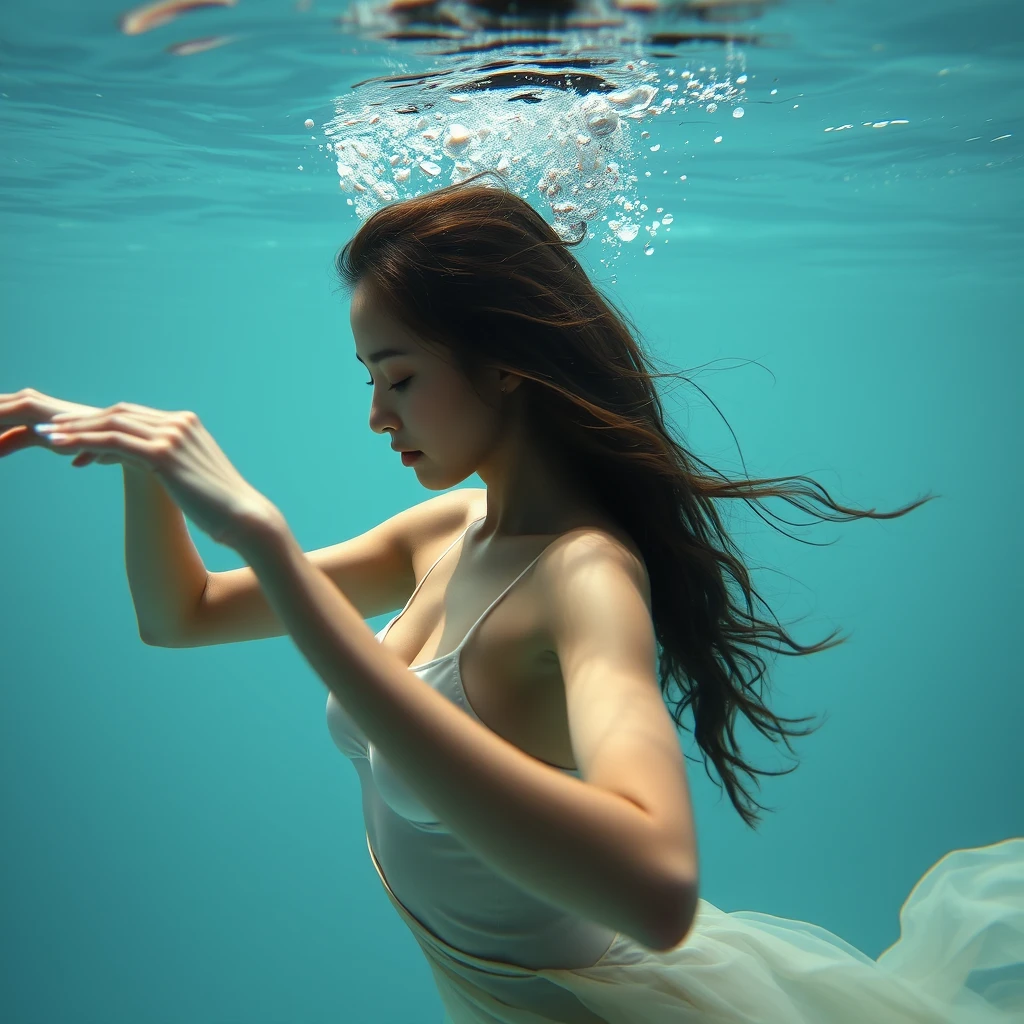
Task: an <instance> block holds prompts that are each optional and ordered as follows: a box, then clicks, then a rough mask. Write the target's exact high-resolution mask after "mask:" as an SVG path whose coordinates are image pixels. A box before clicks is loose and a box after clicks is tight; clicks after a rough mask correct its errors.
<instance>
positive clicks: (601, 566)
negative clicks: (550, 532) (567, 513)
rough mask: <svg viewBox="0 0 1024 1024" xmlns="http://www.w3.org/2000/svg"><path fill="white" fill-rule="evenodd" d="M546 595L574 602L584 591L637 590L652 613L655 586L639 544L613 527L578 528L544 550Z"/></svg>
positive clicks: (539, 566) (542, 570)
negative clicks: (575, 596) (594, 588)
mask: <svg viewBox="0 0 1024 1024" xmlns="http://www.w3.org/2000/svg"><path fill="white" fill-rule="evenodd" d="M537 571H538V575H539V576H540V582H541V584H542V587H543V590H544V592H545V593H546V594H549V595H551V596H553V597H555V598H556V599H559V598H561V599H562V600H572V599H573V596H574V594H576V595H578V594H579V593H580V592H581V589H582V588H585V587H587V586H591V585H596V586H599V587H604V588H609V587H613V588H617V589H621V588H623V587H625V588H629V589H635V590H636V591H638V592H639V593H640V595H641V596H642V597H643V600H644V604H645V605H646V606H647V610H648V612H650V610H651V583H650V577H649V575H648V573H647V565H646V563H645V562H644V558H643V555H642V554H641V552H640V549H639V547H638V546H637V545H636V542H635V541H634V540H633V538H632V537H630V536H629V535H628V534H627V533H626V532H625V531H624V530H622V529H621V528H619V527H618V526H613V525H611V524H601V525H585V526H578V527H575V528H573V529H571V530H566V531H565V532H564V533H563V534H561V535H560V536H559V537H558V538H556V540H554V541H552V542H551V544H550V545H548V547H547V548H546V549H545V550H544V553H543V555H542V556H541V558H540V559H539V561H538V563H537Z"/></svg>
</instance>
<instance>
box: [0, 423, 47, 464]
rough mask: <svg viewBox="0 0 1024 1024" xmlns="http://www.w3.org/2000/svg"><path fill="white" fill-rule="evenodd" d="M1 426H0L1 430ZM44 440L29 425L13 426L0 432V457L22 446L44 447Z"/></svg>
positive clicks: (10, 453) (12, 452)
mask: <svg viewBox="0 0 1024 1024" xmlns="http://www.w3.org/2000/svg"><path fill="white" fill-rule="evenodd" d="M2 429H3V428H0V430H2ZM45 446H46V442H45V441H43V439H42V438H41V437H40V436H39V435H38V434H37V433H36V432H35V431H34V430H33V429H32V428H31V427H13V428H12V429H10V430H6V431H4V432H3V433H0V459H2V458H3V457H4V456H5V455H13V454H14V453H15V452H18V451H21V450H22V449H23V448H44V447H45Z"/></svg>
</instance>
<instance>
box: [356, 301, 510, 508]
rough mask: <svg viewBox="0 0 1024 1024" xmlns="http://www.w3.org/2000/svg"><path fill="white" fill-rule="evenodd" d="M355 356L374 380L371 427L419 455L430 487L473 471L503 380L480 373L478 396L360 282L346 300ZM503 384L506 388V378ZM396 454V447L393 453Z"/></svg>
mask: <svg viewBox="0 0 1024 1024" xmlns="http://www.w3.org/2000/svg"><path fill="white" fill-rule="evenodd" d="M350 319H351V324H352V336H353V338H354V339H355V346H356V358H357V359H358V360H359V361H360V362H361V363H362V364H363V366H364V367H365V368H366V370H367V372H368V378H367V383H371V382H372V388H373V391H372V393H371V395H372V397H371V402H370V419H369V422H370V429H371V430H373V431H375V432H377V433H379V434H389V435H390V439H391V444H392V446H393V447H396V448H399V449H403V450H417V451H420V452H422V455H420V456H419V458H418V459H417V460H416V461H415V462H414V463H413V465H412V466H411V467H410V469H412V470H413V471H414V472H415V473H416V476H417V477H418V479H419V481H420V483H422V484H423V486H424V487H427V488H428V489H430V490H445V489H447V488H449V487H453V486H455V485H456V484H458V483H461V482H462V481H463V480H465V479H466V478H467V477H469V476H472V474H473V473H475V472H476V471H477V469H478V467H479V466H480V465H481V463H482V462H483V461H484V459H485V458H486V457H487V453H488V452H489V451H490V450H491V448H492V447H493V446H494V444H495V442H496V441H497V439H498V437H499V435H500V432H501V422H502V417H501V413H500V411H499V409H500V403H499V401H498V399H499V398H500V397H501V387H502V381H501V380H500V379H499V376H498V373H497V371H491V372H489V373H486V374H485V375H484V380H483V381H482V382H481V384H480V389H481V391H482V392H483V393H484V394H485V395H487V396H488V398H489V400H490V401H491V402H492V403H493V405H494V408H491V407H488V405H487V404H486V403H485V402H484V401H482V400H481V398H480V397H479V396H478V395H477V393H476V392H475V391H474V390H473V388H472V386H471V384H470V381H469V379H468V378H467V377H466V376H465V374H463V372H462V371H461V370H460V369H459V368H458V367H457V366H455V365H454V364H453V362H449V361H448V360H449V359H450V358H451V357H450V356H449V355H448V354H447V353H446V354H445V357H444V358H442V356H441V355H438V354H437V352H436V351H434V349H433V348H431V349H428V348H426V347H425V346H424V345H423V344H421V343H420V341H419V340H418V339H417V338H416V336H415V335H413V334H412V333H411V332H410V331H409V330H408V329H407V328H406V327H404V326H403V325H402V324H401V323H399V322H398V321H397V320H396V319H393V318H392V317H390V316H389V315H388V313H387V310H386V308H383V307H382V305H381V304H379V303H378V302H377V301H376V300H375V298H374V297H373V296H372V295H371V293H370V291H369V289H368V288H367V287H366V285H365V282H360V284H359V285H358V286H357V287H356V289H355V291H354V292H353V295H352V303H351V308H350ZM504 384H505V386H506V388H507V390H509V391H511V390H512V387H511V381H510V380H508V379H507V378H506V380H505V381H504ZM392 457H393V458H394V459H396V460H398V459H400V458H401V455H399V454H395V455H394V456H392Z"/></svg>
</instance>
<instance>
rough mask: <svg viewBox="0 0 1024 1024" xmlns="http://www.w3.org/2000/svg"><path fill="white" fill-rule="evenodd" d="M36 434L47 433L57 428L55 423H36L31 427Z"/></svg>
mask: <svg viewBox="0 0 1024 1024" xmlns="http://www.w3.org/2000/svg"><path fill="white" fill-rule="evenodd" d="M32 429H33V430H34V431H35V432H36V433H37V434H49V433H50V432H51V431H52V430H56V429H57V424H56V423H37V424H36V425H35V426H34V427H33V428H32Z"/></svg>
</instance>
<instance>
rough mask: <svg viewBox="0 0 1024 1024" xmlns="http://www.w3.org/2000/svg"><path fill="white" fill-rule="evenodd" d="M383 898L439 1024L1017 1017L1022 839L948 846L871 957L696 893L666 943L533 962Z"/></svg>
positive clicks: (1016, 1022) (1022, 974)
mask: <svg viewBox="0 0 1024 1024" xmlns="http://www.w3.org/2000/svg"><path fill="white" fill-rule="evenodd" d="M366 845H367V848H368V849H370V858H371V860H372V861H373V865H374V867H375V868H376V869H377V874H378V875H379V876H380V880H381V882H383V884H384V888H385V890H386V891H387V894H388V896H389V897H390V899H391V902H392V903H393V904H394V906H395V909H396V910H397V911H398V913H399V915H400V916H401V917H402V919H403V920H404V921H405V923H406V925H408V927H409V929H410V930H411V931H412V933H413V935H414V937H415V938H416V940H417V941H418V942H419V944H420V947H421V948H422V949H423V952H424V953H425V954H426V957H427V962H428V964H429V966H430V969H431V971H432V973H433V975H434V980H435V982H436V984H437V988H438V992H439V994H440V996H441V1002H442V1003H443V1005H444V1008H445V1018H444V1022H443V1024H1022V1022H1024V838H1016V839H1007V840H1004V841H1003V842H999V843H994V844H993V845H991V846H982V847H978V848H977V849H966V850H954V851H952V852H950V853H947V854H946V855H945V856H944V857H943V858H942V859H941V860H940V861H939V862H938V863H937V864H935V865H934V866H933V867H932V868H930V869H929V870H928V871H927V872H926V873H925V874H924V876H923V877H922V878H921V880H920V881H919V882H918V883H917V885H915V886H914V888H913V890H912V891H911V893H910V896H909V897H908V898H907V900H906V902H905V903H904V904H903V907H902V908H901V910H900V915H899V916H900V937H899V939H897V941H896V942H895V943H894V944H893V945H892V946H890V947H889V948H888V949H887V950H885V952H883V953H882V954H881V955H880V956H879V957H878V959H877V960H872V959H871V958H870V957H869V956H867V955H866V954H864V953H862V952H861V951H860V950H858V949H856V948H855V947H854V946H851V945H850V944H849V943H847V942H844V941H843V940H842V939H841V938H839V937H838V936H836V935H833V934H832V933H831V932H829V931H827V930H826V929H825V928H821V927H819V926H818V925H815V924H811V923H809V922H807V921H796V920H792V919H790V918H785V917H775V916H773V915H771V914H760V913H757V912H754V911H748V910H739V911H733V912H731V913H726V912H724V911H721V910H719V909H718V908H717V907H715V906H713V905H712V904H710V903H708V902H707V901H706V900H701V901H700V902H699V906H698V911H697V917H696V919H695V921H694V924H693V927H692V928H691V929H690V932H689V934H688V935H687V936H686V938H685V939H684V940H683V941H682V942H681V943H680V944H679V945H678V946H676V947H674V948H673V949H671V950H668V951H667V952H661V951H657V950H649V949H647V948H646V947H645V946H641V945H640V944H639V943H637V942H636V941H635V940H633V939H630V938H627V937H626V936H624V935H622V934H619V935H616V936H615V939H614V940H613V941H612V944H611V946H610V947H609V949H608V950H607V952H606V953H605V954H604V955H603V956H602V957H601V958H600V959H599V960H598V961H597V963H595V964H593V965H591V966H590V967H583V968H576V969H572V970H563V969H557V970H547V969H544V970H533V969H530V968H526V967H520V966H517V965H514V964H506V963H499V962H497V961H494V960H484V959H481V958H479V957H475V956H472V955H470V954H468V953H464V952H462V951H461V950H457V949H455V948H453V947H452V946H449V945H448V944H447V943H446V942H444V941H443V940H442V939H440V938H438V937H437V936H436V935H434V934H433V933H432V932H430V931H429V930H428V929H427V928H425V927H424V926H423V925H422V924H421V923H420V922H419V921H418V920H417V919H416V918H415V917H413V916H412V914H410V913H409V911H408V910H406V908H405V907H404V906H403V905H402V904H401V903H400V902H399V901H398V899H397V898H396V897H395V894H394V893H393V892H392V891H391V888H390V887H389V886H388V883H387V880H386V879H385V878H384V874H383V872H382V871H381V867H380V864H379V863H378V862H377V858H376V857H375V856H374V853H373V849H372V848H370V841H369V837H367V841H366Z"/></svg>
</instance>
